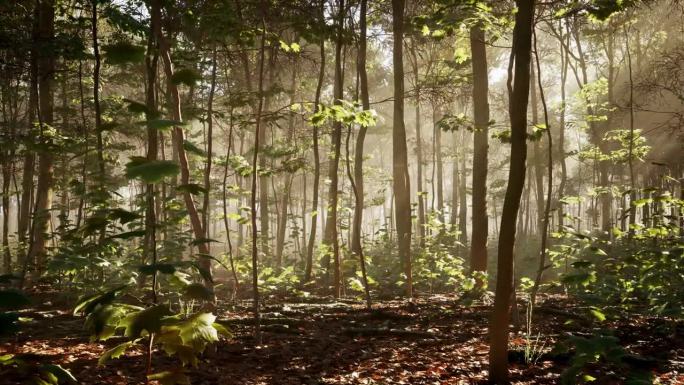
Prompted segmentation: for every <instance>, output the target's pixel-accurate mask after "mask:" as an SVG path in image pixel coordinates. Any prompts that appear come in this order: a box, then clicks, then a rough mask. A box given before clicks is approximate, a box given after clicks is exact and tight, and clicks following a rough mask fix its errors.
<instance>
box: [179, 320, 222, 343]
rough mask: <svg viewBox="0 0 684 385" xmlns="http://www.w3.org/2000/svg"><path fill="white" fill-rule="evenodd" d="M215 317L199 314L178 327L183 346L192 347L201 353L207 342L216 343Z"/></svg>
mask: <svg viewBox="0 0 684 385" xmlns="http://www.w3.org/2000/svg"><path fill="white" fill-rule="evenodd" d="M214 321H216V316H215V315H213V314H211V313H200V314H197V315H195V316H193V317H191V318H190V319H189V320H188V321H187V322H185V323H183V324H182V325H180V333H179V335H180V338H181V340H182V341H183V345H187V346H192V347H193V348H194V349H195V350H197V351H203V350H204V347H205V346H206V344H207V343H209V342H216V341H218V331H217V330H216V328H214Z"/></svg>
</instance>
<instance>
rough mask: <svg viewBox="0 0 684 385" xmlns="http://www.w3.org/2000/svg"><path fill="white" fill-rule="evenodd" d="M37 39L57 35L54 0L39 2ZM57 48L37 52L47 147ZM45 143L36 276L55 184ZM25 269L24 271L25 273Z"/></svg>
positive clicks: (32, 253)
mask: <svg viewBox="0 0 684 385" xmlns="http://www.w3.org/2000/svg"><path fill="white" fill-rule="evenodd" d="M37 37H38V43H39V44H42V45H43V46H48V47H51V46H52V45H51V44H52V40H53V39H54V37H55V8H54V0H43V1H40V2H39V3H38V36H37ZM55 54H56V53H55V52H54V51H53V50H50V49H42V50H38V52H37V61H38V106H39V114H38V119H39V123H40V130H41V134H40V136H39V138H40V140H41V142H43V144H44V146H45V147H47V146H49V145H50V144H51V140H50V139H46V138H45V136H43V131H44V130H45V129H46V127H47V126H52V118H53V89H52V83H53V81H54V78H55ZM45 147H43V148H42V149H41V150H39V151H38V186H37V193H36V206H35V211H34V214H33V239H32V242H31V245H30V246H29V253H28V257H27V261H26V262H25V265H27V264H30V263H35V270H34V273H35V276H36V277H38V276H40V275H41V274H42V273H43V271H44V270H45V264H46V262H47V253H46V250H45V246H46V243H47V238H48V231H49V223H50V218H51V214H50V208H51V207H52V185H53V174H54V154H53V152H52V149H49V148H48V149H46V148H45ZM25 273H26V269H24V271H23V273H22V285H23V278H24V276H25Z"/></svg>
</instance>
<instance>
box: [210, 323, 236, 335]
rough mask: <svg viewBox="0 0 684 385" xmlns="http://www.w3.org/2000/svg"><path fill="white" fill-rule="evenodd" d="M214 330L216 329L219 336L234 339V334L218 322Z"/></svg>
mask: <svg viewBox="0 0 684 385" xmlns="http://www.w3.org/2000/svg"><path fill="white" fill-rule="evenodd" d="M214 329H216V331H217V332H218V334H220V335H222V336H224V337H226V338H232V337H233V333H231V332H230V330H228V328H226V327H225V326H223V325H221V324H220V323H218V322H214Z"/></svg>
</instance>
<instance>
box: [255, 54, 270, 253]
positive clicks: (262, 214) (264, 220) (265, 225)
mask: <svg viewBox="0 0 684 385" xmlns="http://www.w3.org/2000/svg"><path fill="white" fill-rule="evenodd" d="M273 61H274V53H273V49H271V47H269V54H268V64H269V65H268V67H267V68H266V69H265V71H268V77H267V87H264V88H265V89H267V88H270V87H271V86H272V85H273V81H272V80H273V68H272V67H273ZM270 100H271V98H270V96H269V95H264V101H263V105H262V106H261V108H262V113H263V111H268V110H269V108H270ZM267 126H268V125H267V124H260V125H259V132H258V133H257V135H259V143H261V145H262V146H263V145H265V144H266V129H267V128H268V127H267ZM267 160H268V157H267V156H266V154H264V153H262V154H261V155H259V170H266V168H267V164H266V162H267ZM269 181H270V177H269V176H267V175H259V226H260V230H261V235H260V238H261V254H262V255H270V253H271V229H270V227H271V226H270V221H271V214H270V213H271V209H270V207H269V202H268V184H269Z"/></svg>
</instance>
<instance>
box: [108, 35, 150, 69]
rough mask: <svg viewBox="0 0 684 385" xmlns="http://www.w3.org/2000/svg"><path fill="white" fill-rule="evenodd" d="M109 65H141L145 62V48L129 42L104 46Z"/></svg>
mask: <svg viewBox="0 0 684 385" xmlns="http://www.w3.org/2000/svg"><path fill="white" fill-rule="evenodd" d="M102 50H103V51H104V57H105V59H106V62H107V64H112V65H122V64H127V63H140V62H142V61H143V60H145V47H142V46H138V45H134V44H131V43H129V42H124V41H122V42H118V43H114V44H107V45H103V46H102Z"/></svg>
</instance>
